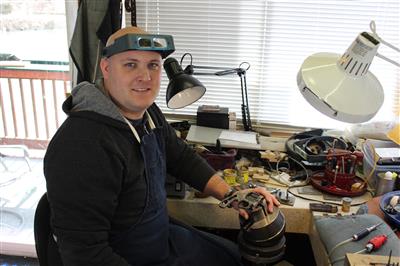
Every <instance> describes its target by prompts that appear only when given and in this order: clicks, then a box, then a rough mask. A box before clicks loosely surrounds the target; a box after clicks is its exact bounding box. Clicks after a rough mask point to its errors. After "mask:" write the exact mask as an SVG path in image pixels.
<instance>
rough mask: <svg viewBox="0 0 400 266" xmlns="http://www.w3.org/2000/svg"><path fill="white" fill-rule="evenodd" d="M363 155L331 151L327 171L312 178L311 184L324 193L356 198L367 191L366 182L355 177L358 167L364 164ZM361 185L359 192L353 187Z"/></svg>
mask: <svg viewBox="0 0 400 266" xmlns="http://www.w3.org/2000/svg"><path fill="white" fill-rule="evenodd" d="M362 160H363V153H362V152H358V151H356V152H351V151H348V150H343V149H329V150H328V154H327V156H326V166H325V170H323V171H319V172H316V173H314V174H313V175H312V176H311V184H312V185H313V186H314V187H315V188H317V189H319V190H322V191H324V192H327V193H330V194H335V195H339V196H347V197H355V196H360V195H362V194H364V193H365V192H366V191H367V186H366V184H365V182H364V181H363V180H362V179H361V178H359V177H357V176H356V175H355V168H356V166H358V165H360V164H362ZM356 183H360V184H361V185H362V187H361V188H360V189H358V190H355V189H354V188H353V185H354V184H356Z"/></svg>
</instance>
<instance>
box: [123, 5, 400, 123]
mask: <svg viewBox="0 0 400 266" xmlns="http://www.w3.org/2000/svg"><path fill="white" fill-rule="evenodd" d="M136 5H137V23H138V26H140V27H142V28H144V29H146V30H147V31H149V32H152V33H159V34H171V35H173V36H174V41H175V46H176V52H175V53H174V54H172V55H171V56H172V57H175V58H176V59H177V60H178V61H180V59H181V56H182V55H183V54H184V53H191V54H192V57H193V64H194V65H199V66H213V67H224V68H234V67H238V66H239V65H240V63H241V62H248V63H249V64H250V69H249V70H248V71H247V73H246V77H247V87H248V97H249V107H250V112H251V119H252V122H253V125H254V124H257V123H273V124H280V125H292V126H305V127H322V128H341V127H343V126H346V125H347V124H346V123H342V122H338V121H336V120H333V119H330V118H329V117H327V116H324V115H322V114H320V113H319V112H318V111H317V110H315V109H314V108H313V107H312V106H311V105H309V104H308V102H306V100H304V99H303V97H302V95H301V94H300V92H299V91H298V89H297V83H296V75H297V72H298V71H299V68H300V66H301V64H302V62H303V60H304V59H305V58H306V57H307V56H309V55H311V54H313V53H317V52H334V53H338V54H342V53H343V52H344V51H345V50H346V49H347V48H348V47H349V46H350V44H351V43H352V42H353V41H354V39H355V38H356V37H357V35H358V34H359V33H360V32H363V31H368V32H370V31H371V30H370V28H369V23H370V21H371V20H374V21H375V22H376V25H377V33H378V35H379V36H380V37H381V38H383V39H384V40H386V41H387V42H389V43H391V44H393V45H395V46H396V47H400V45H399V44H400V36H399V35H400V34H399V32H400V30H399V29H400V2H399V1H395V0H382V1H380V0H375V1H369V0H368V1H367V0H352V1H348V0H339V1H321V0H320V1H316V0H310V1H298V0H290V1H281V0H272V1H266V0H265V1H261V0H259V1H256V0H253V1H251V0H236V1H227V0H220V1H211V0H208V1H207V0H196V1H186V0H175V1H172V0H158V1H157V0H137V1H136ZM129 21H130V18H129V16H127V18H126V23H127V25H129ZM378 52H379V53H381V54H383V55H385V56H387V57H389V58H390V59H392V60H395V61H397V62H399V61H400V60H399V59H400V56H399V53H398V52H396V51H394V50H393V49H390V48H388V47H386V46H384V45H382V44H381V46H380V48H379V49H378ZM188 63H189V58H188V57H185V60H184V61H183V67H185V66H186V65H187V64H188ZM370 71H371V72H373V73H374V74H375V75H376V76H377V77H378V79H379V80H380V82H381V84H382V86H383V88H384V90H385V101H384V104H383V106H382V108H381V109H380V111H379V112H378V114H377V115H376V116H375V117H374V118H373V120H371V121H382V120H390V119H393V117H394V115H396V113H397V114H398V113H399V108H400V107H399V106H400V105H399V95H400V92H399V91H400V71H399V68H397V67H395V66H394V65H393V64H390V63H389V62H386V61H384V60H382V59H380V58H377V57H375V58H374V60H373V62H372V65H371V68H370ZM196 78H198V79H199V80H200V81H201V82H202V83H203V84H204V85H205V86H206V88H207V92H206V94H205V95H204V96H203V98H201V99H200V100H199V101H198V102H196V103H194V104H192V105H190V106H188V107H185V108H183V109H178V110H171V109H168V108H167V107H166V103H165V88H166V87H167V84H168V79H167V78H166V75H165V73H164V76H163V80H162V84H161V91H160V95H159V97H158V98H157V103H158V105H159V106H160V107H161V108H162V110H163V111H164V113H175V114H189V115H194V114H195V113H196V110H197V107H198V106H199V105H203V104H209V105H220V106H224V107H229V110H230V111H233V112H236V114H237V117H238V118H240V117H241V115H240V114H241V109H240V108H241V91H240V79H239V77H238V76H237V75H234V74H233V75H232V76H223V77H218V76H196Z"/></svg>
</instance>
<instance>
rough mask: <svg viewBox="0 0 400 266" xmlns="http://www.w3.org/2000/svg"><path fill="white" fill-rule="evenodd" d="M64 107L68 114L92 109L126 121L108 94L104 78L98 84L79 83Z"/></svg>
mask: <svg viewBox="0 0 400 266" xmlns="http://www.w3.org/2000/svg"><path fill="white" fill-rule="evenodd" d="M63 109H64V111H65V112H66V113H67V114H71V113H75V112H81V111H91V112H95V113H97V114H100V115H103V116H107V117H109V118H112V119H114V120H118V121H121V122H123V123H125V121H124V118H123V116H122V114H121V113H120V111H119V109H118V108H117V106H116V105H115V104H114V103H113V102H112V101H111V99H110V97H109V96H108V95H107V94H106V92H105V89H104V86H103V80H102V79H101V80H98V81H97V82H96V84H92V83H89V82H87V81H85V82H81V83H79V84H78V85H77V86H76V87H75V88H74V89H73V90H72V92H71V96H70V97H69V98H68V99H67V100H66V101H65V103H64V105H63Z"/></svg>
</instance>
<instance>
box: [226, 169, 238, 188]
mask: <svg viewBox="0 0 400 266" xmlns="http://www.w3.org/2000/svg"><path fill="white" fill-rule="evenodd" d="M236 177H237V172H236V170H235V169H225V170H224V179H225V182H226V183H228V185H230V186H233V185H235V184H236Z"/></svg>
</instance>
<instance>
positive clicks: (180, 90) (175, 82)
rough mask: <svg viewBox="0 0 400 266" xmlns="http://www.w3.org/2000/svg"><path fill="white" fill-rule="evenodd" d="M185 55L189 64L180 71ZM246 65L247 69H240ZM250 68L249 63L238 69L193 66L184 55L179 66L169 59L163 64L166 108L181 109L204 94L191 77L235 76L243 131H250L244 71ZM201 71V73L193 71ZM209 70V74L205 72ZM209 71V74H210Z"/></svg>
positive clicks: (202, 88) (202, 86)
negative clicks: (165, 75)
mask: <svg viewBox="0 0 400 266" xmlns="http://www.w3.org/2000/svg"><path fill="white" fill-rule="evenodd" d="M186 55H189V56H190V59H191V60H190V64H189V65H188V66H187V67H186V68H185V70H183V69H182V67H181V65H182V61H183V59H184V57H185V56H186ZM243 64H247V65H248V67H247V68H242V67H241V66H242V65H243ZM249 68H250V65H249V63H247V62H243V63H241V64H240V65H239V67H238V68H228V69H227V68H223V67H212V66H195V65H193V64H192V55H191V54H189V53H186V54H184V55H183V56H182V58H181V63H180V64H179V63H178V61H177V60H176V59H175V58H172V57H169V58H167V59H166V60H165V62H164V69H165V72H166V73H167V76H168V79H169V83H168V87H167V99H166V100H167V106H168V108H171V109H179V108H183V107H185V106H187V105H190V104H192V103H194V102H196V101H197V100H199V99H200V98H201V97H202V96H203V95H204V93H205V92H206V87H205V86H204V85H203V84H202V83H201V82H200V81H199V80H197V79H196V78H194V77H193V76H192V75H208V76H210V75H216V76H225V75H230V74H237V75H238V76H239V77H240V86H241V93H242V123H243V127H244V130H245V131H252V126H251V120H250V110H249V101H248V97H247V84H246V71H247V70H248V69H249ZM195 69H202V70H203V72H202V71H201V70H200V71H195ZM206 70H209V72H206ZM210 71H211V72H210Z"/></svg>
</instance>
